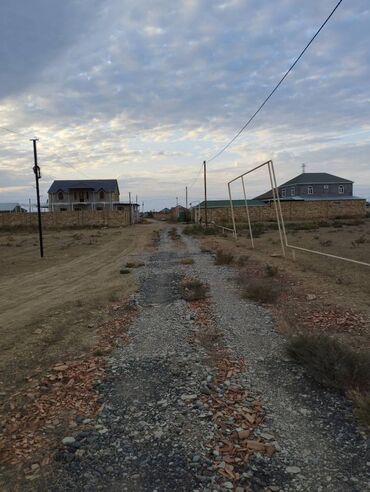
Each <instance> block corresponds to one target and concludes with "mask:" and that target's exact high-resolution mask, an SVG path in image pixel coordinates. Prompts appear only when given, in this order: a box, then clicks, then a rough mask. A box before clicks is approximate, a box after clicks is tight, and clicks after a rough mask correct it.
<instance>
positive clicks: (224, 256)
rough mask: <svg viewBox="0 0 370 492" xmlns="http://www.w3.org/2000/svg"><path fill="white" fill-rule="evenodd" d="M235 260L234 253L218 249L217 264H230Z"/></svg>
mask: <svg viewBox="0 0 370 492" xmlns="http://www.w3.org/2000/svg"><path fill="white" fill-rule="evenodd" d="M233 261H234V255H232V254H231V253H225V251H221V250H219V249H218V250H217V251H216V257H215V265H230V264H231V263H232V262H233Z"/></svg>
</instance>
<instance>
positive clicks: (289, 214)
mask: <svg viewBox="0 0 370 492" xmlns="http://www.w3.org/2000/svg"><path fill="white" fill-rule="evenodd" d="M281 208H282V212H283V217H284V220H286V221H295V220H317V219H336V218H347V217H348V218H357V217H359V218H361V217H366V200H343V201H340V200H338V201H335V200H321V201H312V202H304V201H299V202H298V201H297V202H295V201H289V202H281ZM234 214H235V220H236V221H237V222H246V221H247V214H246V210H245V207H244V206H243V207H235V208H234ZM249 215H250V218H251V221H253V222H266V221H275V220H276V212H275V206H274V204H273V203H271V204H269V205H260V206H250V207H249ZM200 216H201V218H202V222H204V219H205V216H204V209H203V208H201V209H200ZM192 220H193V221H195V222H198V220H199V210H198V208H197V207H195V208H194V209H192ZM231 220H232V219H231V210H230V207H225V208H209V209H208V221H214V222H216V224H217V223H225V222H227V223H231Z"/></svg>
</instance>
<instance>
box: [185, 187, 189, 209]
mask: <svg viewBox="0 0 370 492" xmlns="http://www.w3.org/2000/svg"><path fill="white" fill-rule="evenodd" d="M185 195H186V208H188V187H187V186H185Z"/></svg>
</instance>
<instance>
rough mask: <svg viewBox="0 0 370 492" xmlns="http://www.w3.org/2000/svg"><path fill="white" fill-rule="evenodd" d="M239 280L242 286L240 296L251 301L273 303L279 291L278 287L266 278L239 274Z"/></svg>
mask: <svg viewBox="0 0 370 492" xmlns="http://www.w3.org/2000/svg"><path fill="white" fill-rule="evenodd" d="M239 281H240V283H241V287H242V297H244V298H245V299H251V300H252V301H256V302H262V303H268V304H273V303H274V302H275V301H276V300H277V298H278V295H279V293H280V289H279V288H278V287H277V286H274V285H273V284H272V283H271V280H268V279H267V278H256V279H250V278H246V277H245V275H243V274H241V276H240V277H239Z"/></svg>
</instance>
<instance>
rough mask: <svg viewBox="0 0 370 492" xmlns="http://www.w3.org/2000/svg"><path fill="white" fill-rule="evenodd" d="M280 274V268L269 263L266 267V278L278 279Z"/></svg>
mask: <svg viewBox="0 0 370 492" xmlns="http://www.w3.org/2000/svg"><path fill="white" fill-rule="evenodd" d="M278 273H279V268H278V267H277V266H274V265H270V264H269V263H268V264H267V265H266V266H265V274H266V277H276V276H277V275H278Z"/></svg>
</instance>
